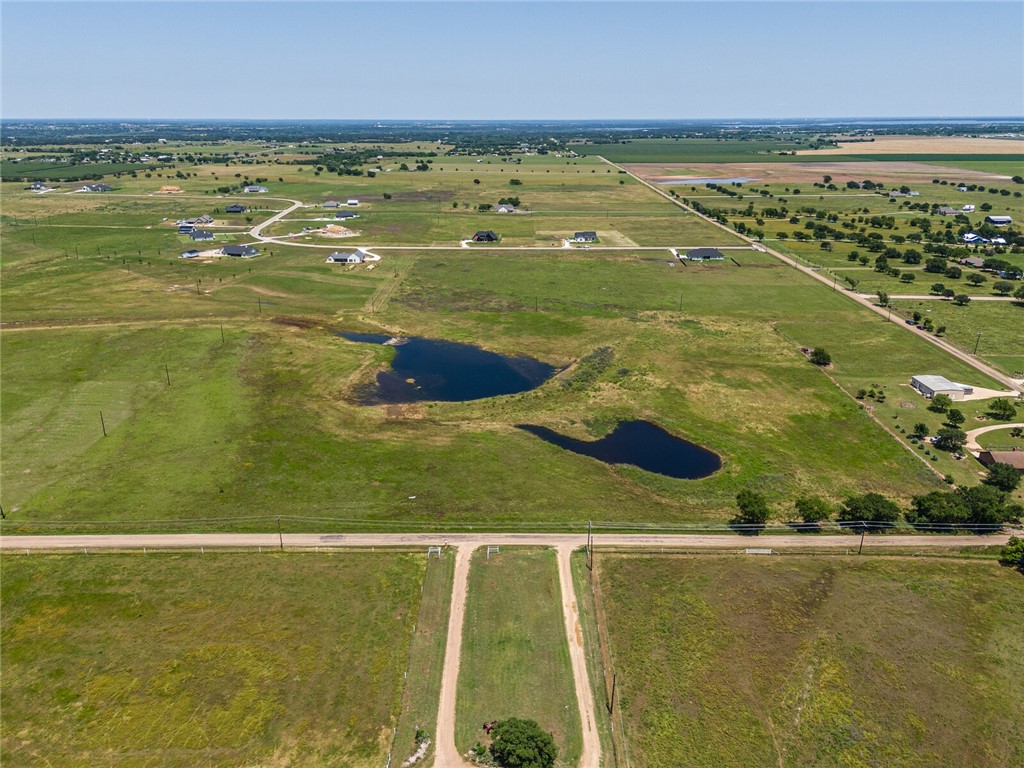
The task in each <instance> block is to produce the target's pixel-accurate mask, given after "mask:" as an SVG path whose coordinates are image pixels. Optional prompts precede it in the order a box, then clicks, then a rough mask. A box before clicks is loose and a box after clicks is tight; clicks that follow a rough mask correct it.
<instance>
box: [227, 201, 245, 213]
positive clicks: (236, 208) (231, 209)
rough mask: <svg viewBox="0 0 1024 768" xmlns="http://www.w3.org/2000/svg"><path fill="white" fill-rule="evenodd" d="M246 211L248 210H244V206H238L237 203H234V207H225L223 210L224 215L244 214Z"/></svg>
mask: <svg viewBox="0 0 1024 768" xmlns="http://www.w3.org/2000/svg"><path fill="white" fill-rule="evenodd" d="M247 210H249V209H248V208H246V207H245V206H244V205H239V204H238V203H235V204H234V205H228V206H226V207H225V208H224V213H245V212H246V211H247Z"/></svg>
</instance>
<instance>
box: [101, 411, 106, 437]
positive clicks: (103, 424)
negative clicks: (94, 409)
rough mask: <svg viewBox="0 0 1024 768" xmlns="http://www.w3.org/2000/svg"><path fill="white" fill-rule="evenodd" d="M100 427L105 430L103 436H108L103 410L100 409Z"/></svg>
mask: <svg viewBox="0 0 1024 768" xmlns="http://www.w3.org/2000/svg"><path fill="white" fill-rule="evenodd" d="M100 429H102V430H103V436H104V437H106V436H107V425H106V423H104V421H103V411H100Z"/></svg>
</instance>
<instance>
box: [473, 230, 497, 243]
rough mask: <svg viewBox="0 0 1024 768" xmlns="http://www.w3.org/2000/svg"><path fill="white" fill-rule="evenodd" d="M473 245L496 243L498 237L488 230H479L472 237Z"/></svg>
mask: <svg viewBox="0 0 1024 768" xmlns="http://www.w3.org/2000/svg"><path fill="white" fill-rule="evenodd" d="M473 242H474V243H496V242H498V235H497V234H496V233H494V232H492V231H491V230H489V229H486V230H480V231H479V232H477V233H476V234H475V235H473Z"/></svg>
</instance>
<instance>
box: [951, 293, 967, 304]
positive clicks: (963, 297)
mask: <svg viewBox="0 0 1024 768" xmlns="http://www.w3.org/2000/svg"><path fill="white" fill-rule="evenodd" d="M953 303H954V304H956V305H957V306H958V307H966V306H967V305H968V304H970V303H971V297H970V296H968V295H967V294H966V293H961V294H959V295H958V296H954V297H953Z"/></svg>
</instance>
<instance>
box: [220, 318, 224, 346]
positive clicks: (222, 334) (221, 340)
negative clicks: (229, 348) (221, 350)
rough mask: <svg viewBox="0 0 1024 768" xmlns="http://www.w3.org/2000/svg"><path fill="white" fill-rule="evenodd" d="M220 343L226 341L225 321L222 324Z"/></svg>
mask: <svg viewBox="0 0 1024 768" xmlns="http://www.w3.org/2000/svg"><path fill="white" fill-rule="evenodd" d="M220 343H221V344H223V343H224V323H221V324H220Z"/></svg>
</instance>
